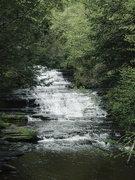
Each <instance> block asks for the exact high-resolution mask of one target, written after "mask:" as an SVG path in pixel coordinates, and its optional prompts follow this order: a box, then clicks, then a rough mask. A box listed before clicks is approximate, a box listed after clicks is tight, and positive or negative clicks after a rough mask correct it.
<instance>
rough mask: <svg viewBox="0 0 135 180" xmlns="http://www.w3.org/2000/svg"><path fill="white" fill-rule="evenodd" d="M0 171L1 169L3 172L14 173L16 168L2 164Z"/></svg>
mask: <svg viewBox="0 0 135 180" xmlns="http://www.w3.org/2000/svg"><path fill="white" fill-rule="evenodd" d="M1 169H2V170H3V171H16V167H14V166H11V165H9V164H3V165H2V167H1Z"/></svg>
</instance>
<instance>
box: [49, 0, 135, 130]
mask: <svg viewBox="0 0 135 180" xmlns="http://www.w3.org/2000/svg"><path fill="white" fill-rule="evenodd" d="M52 15H53V17H54V18H53V19H52V20H51V22H52V26H51V33H52V34H53V36H55V37H56V40H55V45H57V46H58V50H59V54H61V55H63V61H62V63H61V65H62V66H64V67H66V68H73V69H75V75H74V83H75V85H77V86H85V87H96V88H97V87H98V88H105V89H106V90H105V93H106V94H105V98H106V99H107V102H108V105H107V106H108V108H109V109H110V112H111V114H112V115H113V116H114V117H115V119H116V120H117V122H118V124H119V125H120V126H121V127H122V128H125V129H132V127H133V126H134V124H135V116H134V112H135V111H134V104H135V103H134V102H135V101H134V99H135V94H134V91H133V89H134V80H135V79H134V78H135V74H134V72H135V71H134V67H135V21H134V19H135V1H134V0H133V1H131V0H121V1H113V0H111V1H110V0H95V1H93V0H89V1H88V0H85V1H79V2H78V1H74V2H72V1H69V2H68V4H67V5H66V6H65V8H64V10H63V11H58V10H53V12H52Z"/></svg>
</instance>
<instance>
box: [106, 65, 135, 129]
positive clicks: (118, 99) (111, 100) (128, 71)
mask: <svg viewBox="0 0 135 180" xmlns="http://www.w3.org/2000/svg"><path fill="white" fill-rule="evenodd" d="M120 75H121V79H120V81H119V83H118V85H117V86H115V87H114V88H112V89H110V90H109V92H108V93H107V95H106V98H107V99H108V107H109V109H110V112H111V114H112V115H113V117H114V118H115V119H116V122H117V123H118V124H119V126H120V127H122V128H125V129H127V130H132V129H134V125H135V69H134V68H131V67H128V68H123V69H122V70H121V71H120Z"/></svg>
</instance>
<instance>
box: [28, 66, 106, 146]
mask: <svg viewBox="0 0 135 180" xmlns="http://www.w3.org/2000/svg"><path fill="white" fill-rule="evenodd" d="M37 81H38V85H37V86H36V87H35V88H34V90H33V92H32V95H33V96H34V98H35V102H36V104H37V105H38V108H36V109H35V112H36V113H35V114H34V115H31V116H29V121H30V122H32V123H34V127H35V128H36V129H37V130H38V132H39V136H40V137H41V138H42V140H41V141H40V143H42V145H44V146H45V147H48V146H49V147H54V146H55V147H56V146H59V147H61V146H68V147H70V146H73V145H74V146H81V145H84V144H85V145H86V144H87V145H92V144H93V145H96V146H97V145H98V146H105V139H106V138H107V137H108V128H107V125H106V124H105V123H107V120H106V111H104V110H103V109H102V108H101V107H100V106H99V103H100V98H99V97H98V96H97V93H96V92H89V93H81V92H77V91H75V90H72V89H69V88H68V86H69V84H70V82H68V81H66V79H64V78H63V76H62V73H61V72H59V71H58V70H47V69H46V68H43V67H42V68H40V70H39V75H38V76H37ZM100 125H102V126H103V128H102V129H100ZM44 142H45V143H44Z"/></svg>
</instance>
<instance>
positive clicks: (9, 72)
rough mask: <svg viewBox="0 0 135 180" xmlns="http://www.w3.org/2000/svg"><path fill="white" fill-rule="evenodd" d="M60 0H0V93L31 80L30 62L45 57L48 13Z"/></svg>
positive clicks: (26, 83) (30, 82)
mask: <svg viewBox="0 0 135 180" xmlns="http://www.w3.org/2000/svg"><path fill="white" fill-rule="evenodd" d="M54 6H55V7H61V1H60V0H57V1H54V0H50V1H43V0H33V1H31V0H19V1H16V0H11V1H8V0H1V2H0V53H1V56H0V93H1V94H3V93H5V92H10V91H11V90H12V89H14V88H18V87H27V86H28V85H30V84H32V83H33V79H34V73H33V70H32V66H33V64H34V63H35V64H36V63H37V62H38V61H42V58H44V61H48V59H47V58H48V55H47V52H48V49H47V48H48V46H49V45H47V34H48V28H49V20H48V18H49V15H50V11H51V9H52V8H53V7H54Z"/></svg>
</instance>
